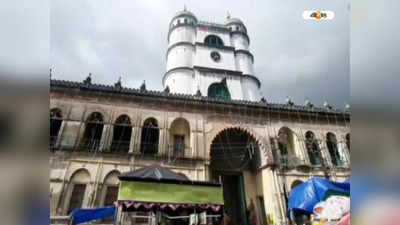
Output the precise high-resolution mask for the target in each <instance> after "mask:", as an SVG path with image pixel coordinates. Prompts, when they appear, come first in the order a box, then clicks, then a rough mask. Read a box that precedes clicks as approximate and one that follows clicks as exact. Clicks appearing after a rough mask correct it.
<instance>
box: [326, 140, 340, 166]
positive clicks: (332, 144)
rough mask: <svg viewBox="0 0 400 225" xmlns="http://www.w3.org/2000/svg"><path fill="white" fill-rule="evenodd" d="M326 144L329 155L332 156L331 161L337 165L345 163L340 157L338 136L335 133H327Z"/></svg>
mask: <svg viewBox="0 0 400 225" xmlns="http://www.w3.org/2000/svg"><path fill="white" fill-rule="evenodd" d="M326 145H327V147H328V150H329V155H330V156H331V161H332V163H333V165H335V166H341V165H343V161H342V159H341V158H340V154H339V150H338V146H337V140H336V136H335V135H334V134H333V133H328V134H327V135H326Z"/></svg>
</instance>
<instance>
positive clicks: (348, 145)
mask: <svg viewBox="0 0 400 225" xmlns="http://www.w3.org/2000/svg"><path fill="white" fill-rule="evenodd" d="M346 146H347V149H348V150H349V152H350V133H348V134H346Z"/></svg>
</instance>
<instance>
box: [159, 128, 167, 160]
mask: <svg viewBox="0 0 400 225" xmlns="http://www.w3.org/2000/svg"><path fill="white" fill-rule="evenodd" d="M165 135H166V134H165V128H161V127H160V128H159V135H158V154H159V155H168V147H167V145H166V143H165Z"/></svg>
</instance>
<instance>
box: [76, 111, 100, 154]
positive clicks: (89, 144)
mask: <svg viewBox="0 0 400 225" xmlns="http://www.w3.org/2000/svg"><path fill="white" fill-rule="evenodd" d="M103 121H104V119H103V115H101V113H98V112H94V113H92V114H90V116H89V117H88V119H87V121H86V127H85V133H84V135H83V139H82V142H81V146H82V148H83V149H85V150H87V151H98V150H99V148H100V141H101V136H102V134H103V126H104V123H103Z"/></svg>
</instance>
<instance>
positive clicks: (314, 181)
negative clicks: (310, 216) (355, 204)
mask: <svg viewBox="0 0 400 225" xmlns="http://www.w3.org/2000/svg"><path fill="white" fill-rule="evenodd" d="M330 195H346V196H350V181H347V182H343V183H341V182H334V181H331V180H328V179H324V178H316V177H314V178H311V179H310V180H308V181H306V182H304V183H302V184H300V185H298V186H297V187H295V188H294V189H293V190H292V191H291V193H290V196H289V207H288V214H290V211H292V210H299V211H303V212H306V213H313V208H314V206H315V205H316V204H317V203H318V202H320V201H324V200H325V199H326V198H327V197H329V196H330Z"/></svg>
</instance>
